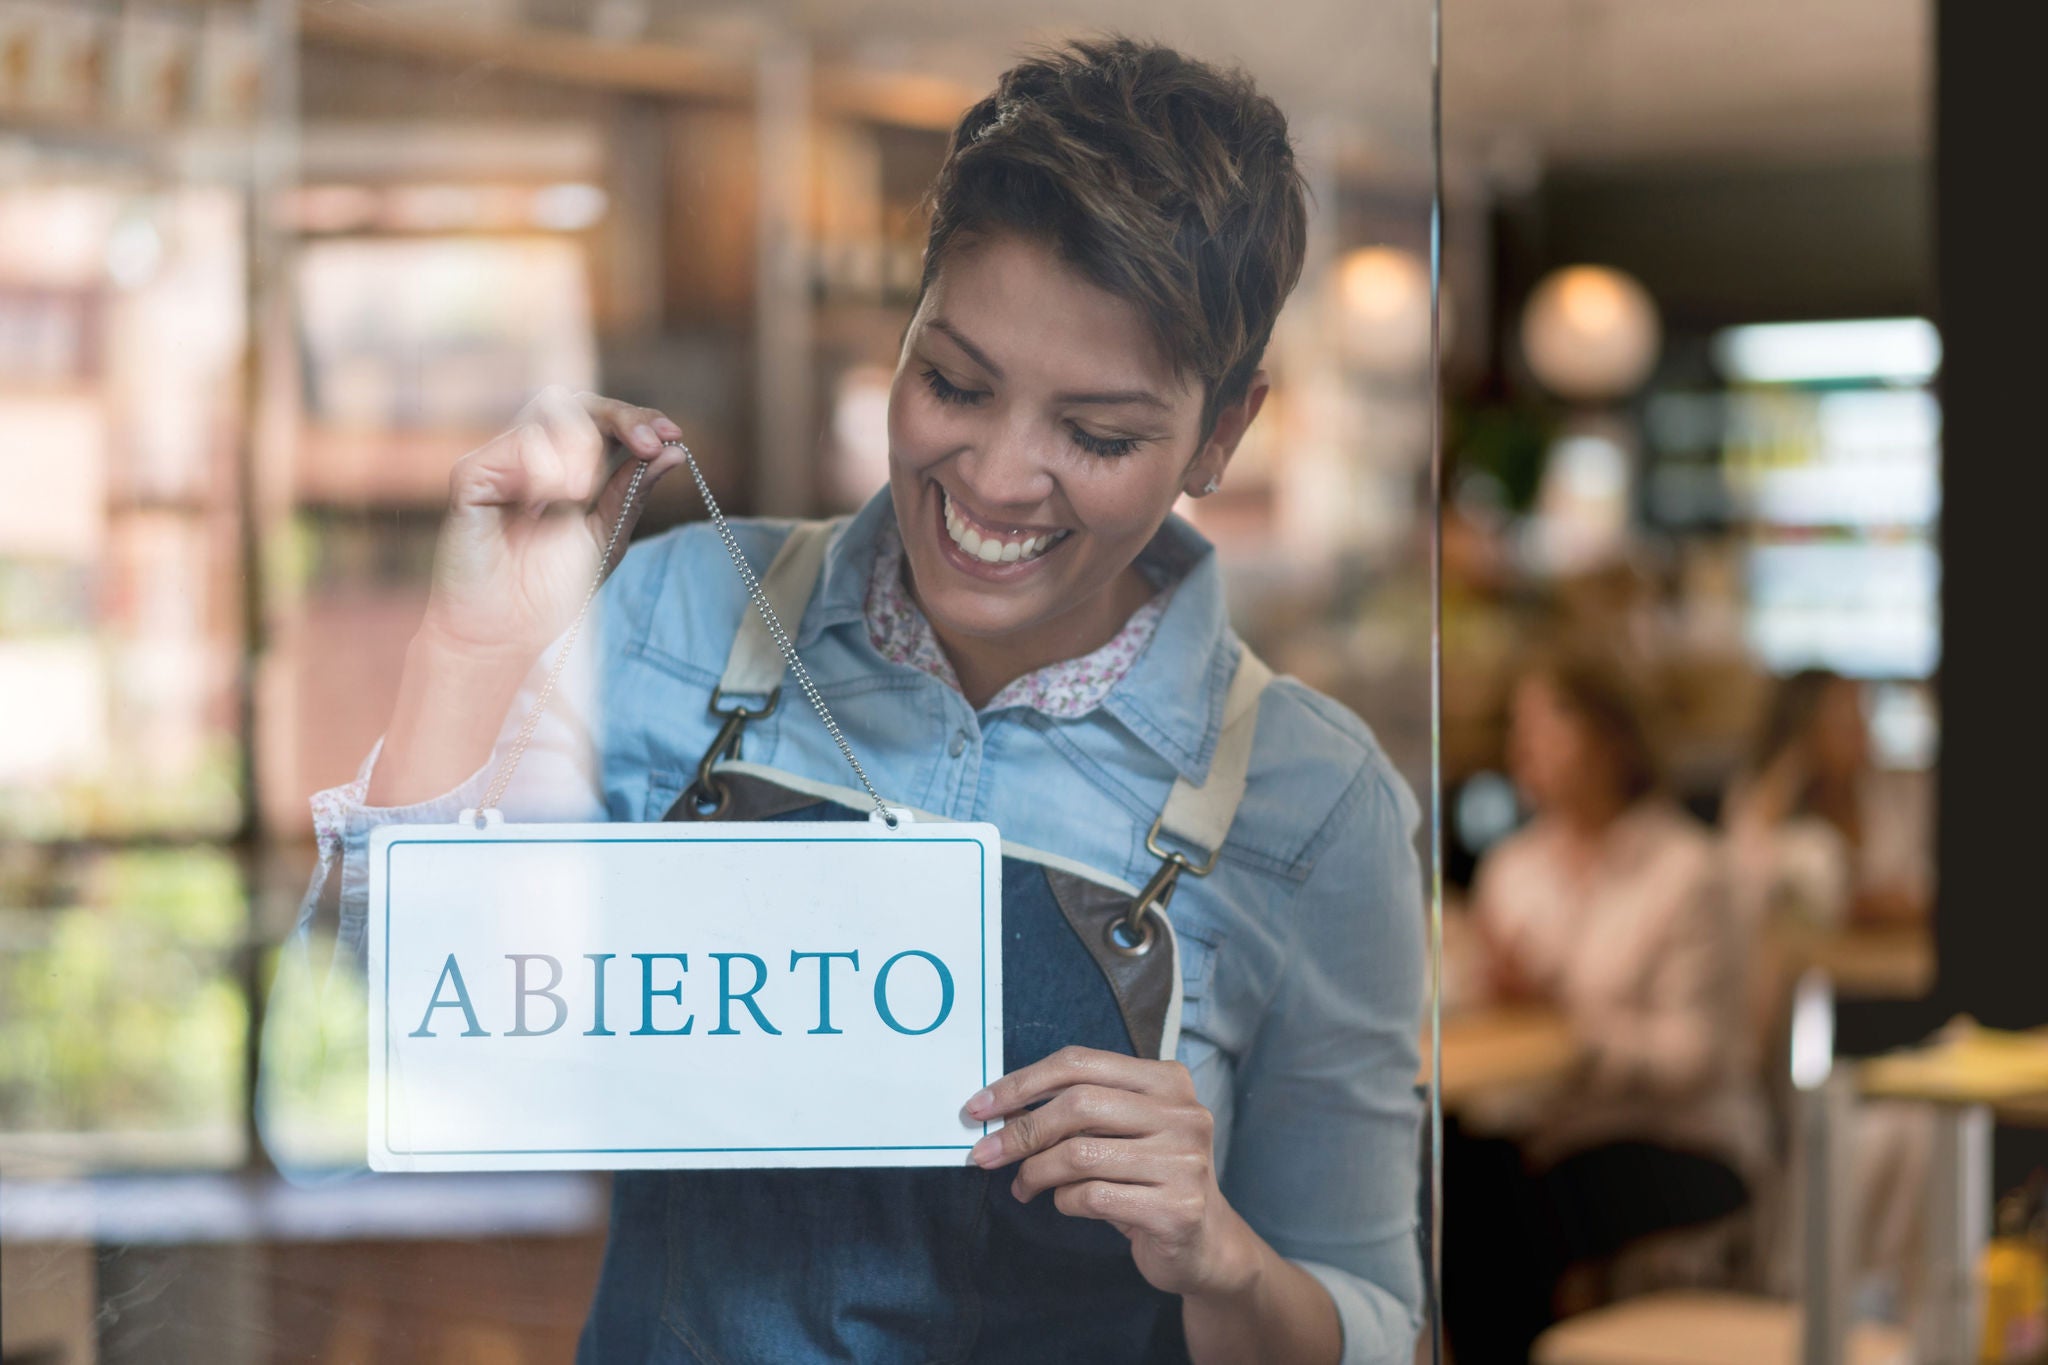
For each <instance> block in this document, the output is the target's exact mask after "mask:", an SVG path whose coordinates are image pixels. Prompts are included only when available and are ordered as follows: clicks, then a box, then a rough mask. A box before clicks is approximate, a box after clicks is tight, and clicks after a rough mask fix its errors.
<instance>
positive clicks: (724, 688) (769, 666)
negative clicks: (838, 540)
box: [718, 521, 832, 697]
mask: <svg viewBox="0 0 2048 1365" xmlns="http://www.w3.org/2000/svg"><path fill="white" fill-rule="evenodd" d="M831 532H832V523H831V522H829V521H800V522H798V523H797V524H796V525H795V526H794V527H792V528H791V530H790V533H789V535H788V537H787V538H786V539H784V540H783V542H782V548H781V549H779V550H777V551H776V552H775V558H774V559H773V560H772V561H771V562H770V563H769V565H768V571H767V572H766V573H764V574H762V575H761V591H762V592H763V593H764V594H765V595H766V596H767V598H768V602H769V605H771V606H773V607H774V608H775V615H776V617H777V618H778V619H780V620H781V622H782V624H783V627H784V628H785V629H786V630H788V631H789V632H790V635H791V638H794V637H795V635H796V631H797V628H798V627H799V626H800V625H802V623H803V615H804V608H805V607H807V606H808V605H810V600H811V590H812V589H813V588H815V587H816V586H817V583H818V574H819V572H820V571H821V570H822V569H823V568H824V564H825V542H826V541H827V540H829V539H831ZM788 667H789V665H788V663H787V662H786V661H785V660H784V659H783V657H782V651H781V650H779V649H777V648H776V647H775V639H774V637H773V636H771V635H770V634H769V633H768V624H767V622H765V621H763V620H762V619H761V613H760V612H758V611H756V610H754V608H753V604H752V603H748V604H747V606H746V608H745V609H744V610H743V611H742V613H741V615H740V628H739V633H738V634H736V635H734V636H733V641H732V653H731V654H730V655H728V656H727V658H726V661H725V674H724V676H722V677H721V678H719V680H718V691H719V695H720V696H725V695H732V696H740V697H766V696H770V695H772V694H773V693H774V691H775V689H776V688H778V687H780V686H782V675H783V673H784V672H785V671H786V670H787V669H788Z"/></svg>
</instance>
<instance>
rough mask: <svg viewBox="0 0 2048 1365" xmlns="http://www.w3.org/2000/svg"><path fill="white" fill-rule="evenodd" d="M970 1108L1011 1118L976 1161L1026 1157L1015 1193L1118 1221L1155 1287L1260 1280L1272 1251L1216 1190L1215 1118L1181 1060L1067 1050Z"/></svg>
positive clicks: (1190, 1288)
mask: <svg viewBox="0 0 2048 1365" xmlns="http://www.w3.org/2000/svg"><path fill="white" fill-rule="evenodd" d="M1040 1101H1045V1103H1043V1104H1040V1105H1039V1107H1038V1108H1036V1109H1033V1108H1030V1107H1029V1106H1031V1105H1034V1104H1039V1102H1040ZM965 1112H966V1114H967V1116H968V1117H969V1118H972V1119H995V1118H1004V1119H1007V1123H1006V1124H1005V1126H1003V1127H1002V1128H1000V1129H998V1130H996V1131H995V1132H993V1133H990V1134H989V1135H988V1136H986V1137H984V1138H982V1140H981V1141H980V1142H978V1143H976V1144H975V1146H974V1150H973V1152H972V1157H973V1160H974V1162H975V1164H976V1165H978V1166H981V1167H983V1168H985V1169H988V1170H994V1169H997V1168H998V1167H1002V1166H1008V1165H1010V1164H1011V1163H1012V1162H1017V1161H1022V1162H1023V1165H1021V1166H1019V1167H1018V1169H1017V1177H1016V1180H1015V1182H1014V1183H1013V1184H1012V1185H1011V1187H1010V1189H1011V1193H1012V1194H1014V1195H1015V1196H1016V1197H1017V1198H1018V1199H1020V1200H1025V1201H1029V1200H1032V1199H1035V1198H1037V1197H1038V1196H1039V1195H1040V1194H1043V1193H1044V1192H1045V1191H1047V1190H1051V1191H1052V1192H1053V1195H1052V1197H1053V1204H1054V1205H1055V1206H1056V1207H1057V1208H1058V1209H1059V1211H1060V1212H1062V1213H1065V1214H1068V1215H1070V1216H1072V1217H1075V1218H1099V1219H1101V1220H1103V1221H1104V1222H1106V1223H1109V1224H1110V1225H1111V1226H1112V1227H1114V1228H1116V1230H1117V1231H1119V1232H1121V1233H1123V1235H1124V1236H1126V1237H1128V1238H1130V1240H1131V1255H1132V1257H1133V1258H1134V1259H1135V1260H1136V1261H1137V1264H1138V1270H1139V1272H1140V1273H1141V1274H1143V1275H1144V1277H1145V1278H1146V1280H1147V1281H1149V1282H1150V1283H1151V1284H1152V1286H1153V1287H1154V1288H1156V1289H1160V1290H1163V1291H1165V1292H1166V1293H1169V1294H1184V1295H1206V1294H1233V1293H1237V1292H1240V1291H1242V1290H1243V1289H1245V1288H1247V1287H1248V1286H1249V1284H1250V1282H1251V1281H1252V1280H1253V1279H1254V1278H1256V1276H1257V1275H1258V1273H1259V1266H1260V1256H1259V1249H1260V1246H1261V1245H1262V1244H1261V1243H1260V1242H1259V1239H1258V1235H1257V1234H1256V1233H1254V1232H1253V1231H1252V1229H1251V1226H1250V1225H1249V1224H1248V1223H1246V1222H1245V1221H1244V1220H1243V1219H1242V1218H1240V1217H1239V1216H1238V1214H1237V1212H1236V1210H1234V1209H1232V1208H1231V1207H1230V1204H1229V1202H1228V1201H1227V1200H1225V1199H1224V1197H1223V1191H1222V1190H1221V1189H1220V1188H1219V1187H1218V1186H1217V1183H1216V1160H1215V1145H1214V1144H1215V1119H1214V1117H1213V1116H1212V1115H1211V1114H1210V1113H1209V1111H1208V1109H1206V1108H1205V1107H1203V1105H1202V1103H1201V1102H1200V1101H1199V1100H1197V1099H1196V1098H1195V1083H1194V1078H1193V1077H1192V1076H1190V1075H1189V1074H1188V1069H1187V1068H1186V1067H1184V1066H1182V1065H1181V1064H1180V1063H1179V1062H1151V1061H1142V1060H1140V1059H1139V1058H1136V1057H1126V1056H1124V1055H1122V1054H1121V1053H1115V1052H1102V1051H1099V1050H1097V1049H1094V1048H1085V1047H1069V1048H1062V1049H1061V1050H1060V1051H1058V1052H1055V1053H1054V1054H1053V1055H1052V1056H1050V1057H1047V1058H1046V1059H1045V1060H1044V1061H1041V1062H1034V1063H1033V1064H1032V1065H1030V1066H1027V1067H1022V1068H1020V1069H1018V1070H1016V1071H1013V1072H1011V1073H1010V1074H1009V1075H1007V1076H1004V1077H1003V1078H1002V1079H1001V1080H999V1081H997V1082H996V1083H995V1084H993V1085H991V1086H990V1087H989V1088H988V1089H986V1090H984V1091H981V1092H980V1093H979V1094H977V1095H976V1096H975V1097H974V1098H973V1099H971V1100H969V1101H968V1102H967V1107H966V1111H965Z"/></svg>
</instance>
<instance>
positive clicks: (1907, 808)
mask: <svg viewBox="0 0 2048 1365" xmlns="http://www.w3.org/2000/svg"><path fill="white" fill-rule="evenodd" d="M1723 825H1724V827H1725V828H1726V830H1727V833H1728V844H1729V852H1730V856H1731V862H1732V877H1733V888H1734V894H1735V897H1736V904H1737V906H1738V908H1739V909H1740V910H1741V911H1742V913H1744V914H1745V915H1747V916H1749V917H1751V920H1752V922H1754V923H1759V924H1761V923H1764V922H1766V921H1767V920H1769V919H1772V918H1779V917H1785V918H1791V919H1794V920H1799V921H1803V922H1806V923H1810V924H1817V925H1821V926H1824V927H1832V926H1836V925H1841V924H1845V923H1850V924H1886V923H1894V924H1895V923H1912V922H1919V921H1922V920H1924V919H1925V918H1926V915H1927V909H1928V904H1929V902H1930V900H1931V898H1932V892H1933V880H1934V879H1933V852H1932V840H1933V815H1932V800H1931V796H1930V792H1929V784H1928V782H1927V775H1926V774H1925V773H1893V772H1880V771H1878V770H1877V768H1876V766H1875V765H1874V764H1873V763H1872V762H1871V755H1870V732H1869V728H1868V727H1867V726H1866V725H1865V723H1864V719H1863V688H1862V685H1861V684H1859V683H1858V682H1856V681H1855V680H1853V679H1850V678H1844V677H1842V676H1841V675H1839V674H1836V673H1831V672H1828V671H1826V670H1824V669H1808V670H1806V671H1804V672H1801V673H1796V674H1794V675H1792V676H1791V677H1789V678H1787V679H1785V681H1784V682H1782V683H1781V684H1779V686H1778V690H1777V694H1776V695H1775V696H1774V697H1773V698H1772V701H1771V704H1770V707H1769V709H1768V711H1767V712H1766V714H1765V718H1764V724H1763V727H1762V729H1761V731H1760V733H1759V734H1758V736H1757V744H1756V749H1755V753H1754V755H1753V757H1752V760H1751V763H1750V767H1749V770H1748V772H1747V773H1745V774H1744V775H1743V776H1742V777H1741V778H1739V779H1738V780H1737V781H1736V783H1735V784H1734V786H1733V787H1732V788H1731V789H1730V791H1729V793H1728V798H1727V802H1726V806H1725V809H1724V813H1723Z"/></svg>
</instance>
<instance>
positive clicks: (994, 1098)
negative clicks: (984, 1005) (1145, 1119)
mask: <svg viewBox="0 0 2048 1365" xmlns="http://www.w3.org/2000/svg"><path fill="white" fill-rule="evenodd" d="M1075 1085H1100V1086H1111V1087H1114V1088H1117V1089H1120V1090H1132V1091H1136V1092H1137V1093H1139V1094H1142V1095H1157V1096H1159V1097H1161V1098H1166V1099H1181V1098H1190V1097H1192V1096H1193V1095H1194V1093H1195V1085H1194V1079H1193V1078H1192V1077H1191V1076H1190V1075H1189V1074H1188V1069H1187V1068H1186V1067H1184V1066H1182V1065H1181V1064H1180V1063H1179V1062H1155V1061H1146V1060H1143V1059H1140V1058H1137V1057H1127V1056H1125V1055H1124V1054H1123V1053H1120V1052H1104V1051H1102V1050H1101V1049H1099V1048H1091V1047H1063V1048H1061V1049H1060V1050H1059V1051H1058V1052H1055V1053H1053V1054H1052V1055H1051V1056H1050V1057H1046V1058H1044V1059H1043V1060H1041V1061H1036V1062H1033V1063H1032V1064H1031V1065H1029V1066H1023V1067H1019V1068H1017V1069H1016V1070H1015V1071H1012V1072H1011V1073H1010V1074H1009V1075H1007V1076H1004V1077H1002V1078H1001V1079H1000V1080H998V1081H996V1082H995V1083H994V1084H992V1085H990V1086H989V1088H988V1089H986V1090H983V1091H981V1092H980V1093H978V1094H976V1095H975V1096H974V1098H972V1099H970V1100H968V1101H967V1108H966V1113H967V1117H969V1118H971V1119H991V1118H995V1117H997V1116H999V1115H1002V1114H1014V1113H1015V1112H1017V1111H1018V1110H1020V1109H1023V1108H1025V1107H1026V1106H1028V1105H1032V1104H1036V1103H1038V1102H1039V1101H1040V1100H1042V1099H1045V1098H1046V1097H1047V1096H1049V1095H1056V1094H1058V1093H1059V1092H1060V1091H1062V1090H1064V1089H1066V1088H1067V1087H1069V1086H1075Z"/></svg>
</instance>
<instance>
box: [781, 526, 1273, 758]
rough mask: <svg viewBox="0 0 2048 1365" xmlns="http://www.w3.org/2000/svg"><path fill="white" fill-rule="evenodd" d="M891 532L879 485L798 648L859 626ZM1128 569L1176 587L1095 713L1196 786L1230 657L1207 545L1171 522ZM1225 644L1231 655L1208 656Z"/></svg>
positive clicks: (830, 546) (834, 555)
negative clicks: (1146, 641) (1147, 640)
mask: <svg viewBox="0 0 2048 1365" xmlns="http://www.w3.org/2000/svg"><path fill="white" fill-rule="evenodd" d="M895 524H896V508H895V504H894V503H893V502H892V501H891V499H890V497H889V489H888V488H887V487H886V486H884V487H883V488H882V489H880V490H879V491H878V492H876V494H875V495H874V496H873V497H871V498H869V499H868V501H867V503H866V505H865V506H863V507H862V508H861V509H860V511H858V512H856V513H854V514H853V516H852V517H851V518H849V519H847V520H846V521H845V522H843V523H841V524H840V526H839V527H838V528H837V529H836V530H835V531H834V532H833V534H832V539H831V540H830V541H829V542H828V543H827V545H826V548H825V564H824V568H823V569H822V571H821V572H820V574H819V579H818V590H817V592H816V593H814V594H813V595H812V598H811V603H810V607H809V609H808V610H806V611H805V613H804V619H803V626H802V629H801V630H799V631H798V633H797V644H798V646H799V647H802V646H805V645H808V644H810V643H811V642H812V641H814V640H816V639H817V638H818V636H819V635H821V634H822V633H824V632H825V631H827V630H829V629H832V628H834V627H836V626H840V625H845V624H847V623H849V622H852V623H860V622H862V621H863V619H864V615H863V614H864V612H865V610H866V605H867V583H868V574H869V572H870V571H871V569H872V568H873V565H874V559H875V554H876V552H877V550H878V549H879V539H880V536H881V534H882V532H883V531H884V530H885V529H887V528H891V527H893V526H894V525H895ZM1138 567H1139V568H1140V569H1141V570H1143V571H1144V572H1145V573H1146V574H1147V575H1149V576H1150V577H1151V578H1152V579H1153V581H1154V582H1156V583H1159V584H1161V585H1164V584H1168V583H1172V584H1175V585H1176V586H1175V588H1174V591H1173V594H1172V596H1171V597H1170V598H1168V600H1167V603H1166V610H1165V611H1164V612H1163V613H1162V614H1161V616H1160V618H1159V626H1158V629H1157V631H1156V632H1155V633H1154V634H1153V636H1152V643H1151V644H1150V645H1149V646H1147V647H1146V649H1145V652H1144V653H1143V654H1141V655H1140V656H1139V657H1138V661H1137V662H1136V663H1134V664H1132V665H1131V669H1130V671H1129V672H1128V673H1126V674H1125V675H1124V676H1123V679H1122V681H1120V682H1118V683H1117V685H1116V686H1115V687H1114V688H1112V689H1111V690H1110V692H1109V695H1108V696H1107V697H1105V698H1104V699H1103V702H1102V709H1103V710H1104V711H1106V712H1108V713H1109V714H1110V715H1112V716H1114V717H1116V719H1117V720H1118V721H1119V722H1120V723H1121V724H1122V725H1123V726H1124V727H1125V728H1126V729H1128V730H1129V731H1130V732H1131V733H1132V734H1133V735H1135V736H1136V737H1137V738H1138V739H1139V740H1140V741H1141V742H1142V743H1143V744H1144V745H1145V746H1146V747H1147V748H1149V749H1151V750H1152V751H1153V752H1154V753H1156V754H1158V755H1159V757H1160V758H1162V759H1164V760H1165V761H1166V763H1167V764H1168V766H1170V767H1171V768H1172V769H1173V770H1174V772H1176V773H1177V774H1179V775H1180V776H1182V777H1185V778H1187V779H1188V780H1189V781H1190V782H1200V781H1202V780H1203V779H1204V778H1205V777H1207V776H1208V772H1209V762H1210V759H1211V758H1212V757H1213V756H1214V754H1215V752H1216V739H1217V736H1218V735H1219V734H1220V733H1221V732H1222V729H1223V702H1224V698H1225V696H1226V694H1227V693H1228V692H1229V690H1230V680H1231V677H1232V675H1233V674H1234V673H1235V672H1236V669H1237V660H1238V655H1239V653H1240V649H1239V648H1238V647H1237V646H1236V641H1235V640H1234V638H1231V632H1230V626H1229V622H1228V620H1227V617H1226V613H1225V608H1224V600H1223V574H1222V570H1221V568H1220V566H1219V565H1218V563H1217V560H1216V547H1215V546H1213V545H1211V544H1210V543H1209V541H1208V540H1207V539H1206V538H1205V537H1204V536H1203V535H1202V533H1201V532H1199V531H1197V530H1196V529H1195V528H1194V527H1193V526H1190V525H1189V524H1188V523H1187V522H1186V521H1185V520H1183V519H1182V518H1181V517H1179V516H1169V517H1168V518H1167V519H1166V522H1165V524H1164V525H1162V526H1161V527H1160V528H1159V531H1158V533H1157V534H1155V535H1154V536H1153V537H1152V539H1151V541H1150V543H1148V544H1147V545H1146V546H1145V548H1144V549H1143V550H1142V551H1140V552H1139V554H1138ZM862 638H863V639H865V638H866V631H865V626H863V629H862ZM1226 640H1229V643H1230V645H1231V647H1229V648H1218V646H1219V645H1222V644H1224V643H1225V641H1226Z"/></svg>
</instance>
